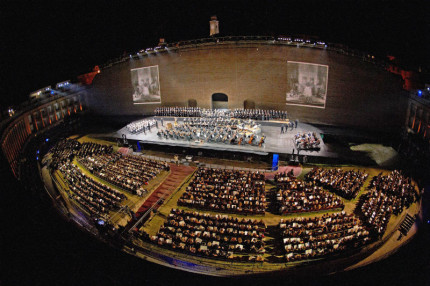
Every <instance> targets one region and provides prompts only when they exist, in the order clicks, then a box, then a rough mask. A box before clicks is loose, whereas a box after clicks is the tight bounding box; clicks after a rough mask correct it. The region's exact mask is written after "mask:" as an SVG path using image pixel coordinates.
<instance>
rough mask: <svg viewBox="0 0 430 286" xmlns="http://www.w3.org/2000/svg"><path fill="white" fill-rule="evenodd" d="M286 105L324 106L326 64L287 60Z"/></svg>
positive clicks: (326, 76)
mask: <svg viewBox="0 0 430 286" xmlns="http://www.w3.org/2000/svg"><path fill="white" fill-rule="evenodd" d="M287 76H288V82H287V95H286V103H287V105H300V106H306V107H316V108H325V103H326V97H327V82H328V66H325V65H319V64H312V63H302V62H291V61H288V62H287Z"/></svg>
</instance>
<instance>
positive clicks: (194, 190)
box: [178, 168, 266, 214]
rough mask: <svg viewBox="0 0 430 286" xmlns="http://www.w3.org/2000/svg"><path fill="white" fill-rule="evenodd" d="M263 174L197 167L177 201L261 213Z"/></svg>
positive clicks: (186, 204)
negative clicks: (192, 177) (191, 179)
mask: <svg viewBox="0 0 430 286" xmlns="http://www.w3.org/2000/svg"><path fill="white" fill-rule="evenodd" d="M264 188H265V182H264V174H261V173H259V172H245V171H232V170H223V169H207V168H199V169H198V170H197V172H196V174H195V177H194V179H193V181H192V182H191V183H190V184H189V186H188V187H187V189H186V191H185V193H184V194H183V195H182V196H181V198H180V199H179V201H178V205H183V206H189V207H195V208H200V209H207V210H213V211H219V212H230V213H240V214H264V213H265V209H266V197H265V189H264Z"/></svg>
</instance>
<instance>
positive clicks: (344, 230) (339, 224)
mask: <svg viewBox="0 0 430 286" xmlns="http://www.w3.org/2000/svg"><path fill="white" fill-rule="evenodd" d="M279 229H280V231H281V237H282V241H283V245H284V249H285V252H286V256H285V257H286V260H287V262H291V261H298V260H303V259H312V258H320V257H323V256H327V255H330V254H334V253H338V252H341V251H345V250H347V249H353V248H357V247H360V246H362V245H365V244H366V243H368V242H369V241H370V238H369V232H368V231H367V230H366V229H365V228H364V227H363V226H362V225H361V222H360V220H359V219H358V218H356V217H355V216H354V215H352V214H346V213H345V212H343V211H342V212H340V213H336V214H330V215H329V214H324V215H323V216H322V217H314V218H309V217H308V218H305V217H299V218H294V219H291V220H283V219H281V222H280V224H279Z"/></svg>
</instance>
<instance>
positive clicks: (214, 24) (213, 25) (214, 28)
mask: <svg viewBox="0 0 430 286" xmlns="http://www.w3.org/2000/svg"><path fill="white" fill-rule="evenodd" d="M209 28H210V31H209V36H211V37H212V36H215V35H217V34H219V22H218V19H217V17H216V16H212V17H211V20H210V21H209Z"/></svg>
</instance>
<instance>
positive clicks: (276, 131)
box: [109, 117, 338, 158]
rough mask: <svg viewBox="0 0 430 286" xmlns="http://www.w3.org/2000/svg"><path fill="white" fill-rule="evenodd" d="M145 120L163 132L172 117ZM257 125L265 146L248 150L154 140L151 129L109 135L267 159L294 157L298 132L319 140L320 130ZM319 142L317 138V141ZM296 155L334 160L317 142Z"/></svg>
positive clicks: (300, 125)
mask: <svg viewBox="0 0 430 286" xmlns="http://www.w3.org/2000/svg"><path fill="white" fill-rule="evenodd" d="M147 119H156V120H158V128H159V129H162V128H163V129H164V128H166V126H167V123H173V122H174V118H173V117H163V125H164V126H161V117H153V118H147ZM182 120H183V118H177V121H178V123H180V122H181V121H182ZM257 122H258V123H259V124H260V125H261V133H262V134H264V135H265V136H266V143H265V144H264V145H263V146H262V147H258V146H251V145H232V144H225V143H212V142H210V143H208V142H200V141H186V140H176V139H164V138H160V137H158V136H157V131H158V130H157V128H156V127H153V128H152V129H151V131H146V133H144V132H141V133H138V134H132V133H130V132H129V131H128V130H127V128H126V127H125V126H124V127H123V128H121V129H120V130H118V131H116V132H113V133H111V134H109V136H110V137H113V138H123V135H125V136H126V138H127V139H128V140H135V141H139V142H140V143H141V144H156V145H164V146H165V145H168V146H177V147H184V148H202V149H210V150H216V151H229V152H241V153H248V154H257V155H263V156H264V155H269V154H270V153H279V154H293V152H294V154H297V153H298V150H297V148H296V146H295V144H294V140H293V138H294V135H295V134H297V133H298V132H308V131H311V132H315V133H316V134H317V136H319V137H320V133H321V130H320V129H318V128H317V127H315V126H312V125H311V124H306V123H301V122H299V123H298V125H297V128H293V129H291V128H288V131H287V132H285V133H283V134H281V124H282V122H280V121H257ZM320 139H321V138H320ZM299 154H300V155H306V156H318V157H333V158H335V157H338V155H337V154H336V153H335V152H331V151H329V150H328V148H327V146H326V145H325V144H324V142H323V140H321V144H320V149H319V150H300V151H299Z"/></svg>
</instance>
